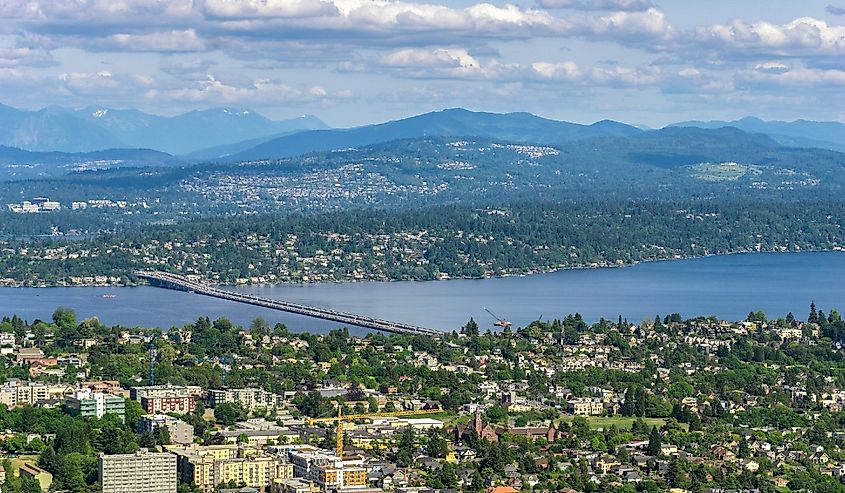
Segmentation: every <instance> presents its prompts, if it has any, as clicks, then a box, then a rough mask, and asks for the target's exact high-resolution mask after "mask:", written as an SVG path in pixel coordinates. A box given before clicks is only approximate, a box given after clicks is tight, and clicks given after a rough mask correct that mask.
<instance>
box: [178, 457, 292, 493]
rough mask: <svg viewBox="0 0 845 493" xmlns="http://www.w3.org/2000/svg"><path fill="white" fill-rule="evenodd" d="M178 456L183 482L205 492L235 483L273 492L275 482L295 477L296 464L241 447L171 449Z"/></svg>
mask: <svg viewBox="0 0 845 493" xmlns="http://www.w3.org/2000/svg"><path fill="white" fill-rule="evenodd" d="M170 451H171V452H172V453H174V454H176V455H178V468H179V475H180V476H181V478H182V481H184V482H187V483H191V484H193V485H195V486H197V487H199V488H201V489H203V490H205V491H213V490H214V488H215V487H216V486H217V485H218V484H220V483H223V482H228V481H234V482H235V483H238V484H243V485H246V486H248V487H251V488H257V489H259V490H261V491H267V492H269V491H270V490H271V486H272V484H273V482H274V481H276V480H282V479H291V478H293V464H291V463H289V462H287V461H286V460H284V459H282V458H281V457H278V456H270V455H265V454H263V453H262V452H261V451H260V450H258V449H255V448H249V447H239V446H237V445H212V446H207V447H203V446H191V447H177V448H170Z"/></svg>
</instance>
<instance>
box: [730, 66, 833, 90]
mask: <svg viewBox="0 0 845 493" xmlns="http://www.w3.org/2000/svg"><path fill="white" fill-rule="evenodd" d="M736 78H737V84H739V85H740V86H743V87H745V88H770V89H798V90H803V89H806V88H811V87H812V88H816V89H834V90H837V91H843V93H845V71H843V70H832V69H831V70H819V69H812V68H805V67H798V68H795V69H792V70H787V71H780V72H779V71H766V70H748V71H743V72H740V73H739V74H737V77H736Z"/></svg>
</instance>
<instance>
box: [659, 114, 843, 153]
mask: <svg viewBox="0 0 845 493" xmlns="http://www.w3.org/2000/svg"><path fill="white" fill-rule="evenodd" d="M670 126H672V127H699V128H722V127H735V128H738V129H740V130H744V131H746V132H753V133H760V134H766V135H768V136H770V137H772V138H773V139H774V140H775V141H777V142H778V143H779V144H781V145H784V146H791V147H818V148H821V149H833V150H836V151H843V152H845V125H843V124H842V123H839V122H814V121H809V120H795V121H792V122H783V121H763V120H761V119H759V118H754V117H746V118H742V119H740V120H734V121H721V120H711V121H706V122H705V121H687V122H679V123H673V124H672V125H670Z"/></svg>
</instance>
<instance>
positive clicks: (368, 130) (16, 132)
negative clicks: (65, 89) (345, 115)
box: [0, 105, 845, 165]
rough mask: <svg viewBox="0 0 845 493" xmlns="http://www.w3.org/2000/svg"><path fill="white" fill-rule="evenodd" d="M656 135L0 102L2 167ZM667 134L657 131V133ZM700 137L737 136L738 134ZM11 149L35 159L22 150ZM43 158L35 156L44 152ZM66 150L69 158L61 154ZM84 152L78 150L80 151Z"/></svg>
mask: <svg viewBox="0 0 845 493" xmlns="http://www.w3.org/2000/svg"><path fill="white" fill-rule="evenodd" d="M669 127H697V128H703V129H719V128H723V127H733V128H736V129H739V130H741V131H743V132H748V133H753V134H765V135H766V136H768V137H770V138H771V139H773V140H774V141H775V142H777V144H779V145H781V146H785V147H803V148H822V149H831V150H839V151H845V124H842V123H838V122H812V121H807V120H797V121H794V122H777V121H772V122H766V121H762V120H759V119H756V118H744V119H742V120H736V121H708V122H703V121H688V122H680V123H675V124H672V125H670V126H668V127H667V128H669ZM654 135H657V134H656V133H655V131H649V130H644V129H641V128H637V127H635V126H631V125H627V124H624V123H619V122H615V121H611V120H602V121H599V122H596V123H593V124H592V125H583V124H577V123H570V122H566V121H557V120H551V119H546V118H542V117H539V116H536V115H533V114H530V113H523V112H520V113H506V114H500V113H487V112H474V111H469V110H466V109H461V108H453V109H446V110H442V111H435V112H430V113H425V114H421V115H416V116H412V117H409V118H404V119H400V120H394V121H389V122H385V123H379V124H373V125H366V126H361V127H355V128H347V129H330V128H328V127H327V126H326V125H325V124H324V123H323V122H322V121H321V120H319V119H318V118H317V117H314V116H302V117H300V118H295V119H290V120H278V121H274V120H270V119H268V118H265V117H264V116H262V115H260V114H259V113H257V112H255V111H252V110H249V109H235V108H216V109H209V110H203V111H191V112H189V113H184V114H181V115H177V116H173V117H164V116H157V115H151V114H147V113H144V112H142V111H138V110H134V109H123V110H116V109H105V108H100V109H98V108H92V107H90V108H85V109H80V110H72V109H66V108H60V107H48V108H44V109H41V110H38V111H26V110H18V109H15V108H12V107H9V106H3V105H0V145H3V146H7V148H0V163H6V164H9V163H18V164H25V163H42V164H57V163H60V162H63V164H73V163H76V162H80V161H87V160H90V159H91V157H92V155H90V154H85V153H91V152H93V151H103V152H101V153H100V154H98V155H97V158H98V159H100V160H103V161H109V160H111V161H114V162H116V163H117V164H119V165H142V163H143V156H147V157H149V158H150V160H151V163H150V165H162V164H185V163H187V162H206V161H213V162H237V161H253V160H263V159H282V158H289V157H293V156H298V155H303V154H307V153H312V152H325V151H335V150H342V149H349V148H361V147H366V146H372V145H377V144H381V143H385V142H390V141H394V140H400V139H416V138H432V137H476V138H489V139H496V140H500V141H506V142H517V143H527V144H536V145H552V146H561V145H565V144H567V143H572V142H576V141H582V140H585V139H622V140H624V139H630V138H643V139H646V140H648V139H649V138H650V136H654ZM661 135H662V136H663V137H665V135H666V134H665V133H664V134H661ZM705 135H713V136H718V137H717V138H733V139H735V138H738V135H739V134H736V133H731V132H728V133H724V132H722V133H719V132H717V133H713V134H707V133H705ZM12 148H19V149H23V150H27V151H33V152H34V153H22V152H18V151H16V150H15V149H12ZM126 149H152V150H155V151H159V152H163V153H168V154H171V155H176V156H179V158H178V159H177V158H164V157H163V156H162V155H157V154H152V153H146V154H145V153H142V152H141V153H139V152H135V153H132V152H128V151H127V150H126ZM45 152H46V153H48V154H43V153H45ZM61 153H74V154H61ZM78 153H83V154H78ZM127 157H129V159H127Z"/></svg>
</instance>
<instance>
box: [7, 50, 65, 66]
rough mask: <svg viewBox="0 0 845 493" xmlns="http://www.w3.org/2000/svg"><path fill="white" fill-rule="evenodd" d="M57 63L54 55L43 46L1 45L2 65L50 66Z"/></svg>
mask: <svg viewBox="0 0 845 493" xmlns="http://www.w3.org/2000/svg"><path fill="white" fill-rule="evenodd" d="M56 63H57V62H56V60H55V59H54V58H53V55H52V54H51V53H50V52H49V51H47V50H45V49H43V48H30V47H26V46H3V45H0V67H4V68H9V67H23V66H26V67H50V66H53V65H56Z"/></svg>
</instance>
